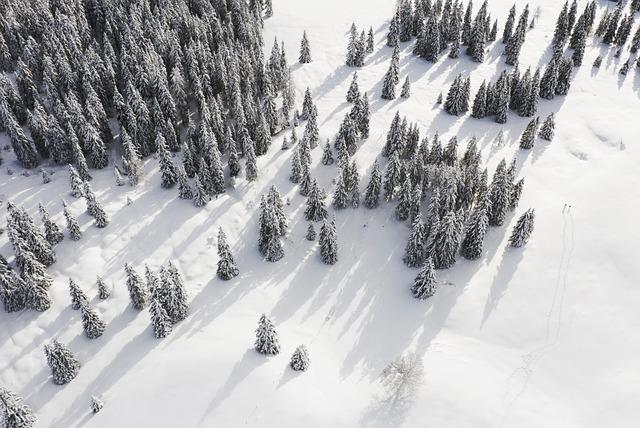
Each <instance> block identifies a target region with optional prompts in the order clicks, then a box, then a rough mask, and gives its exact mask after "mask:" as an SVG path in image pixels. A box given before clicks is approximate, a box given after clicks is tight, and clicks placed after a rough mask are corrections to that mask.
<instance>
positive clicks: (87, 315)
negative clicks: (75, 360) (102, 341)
mask: <svg viewBox="0 0 640 428" xmlns="http://www.w3.org/2000/svg"><path fill="white" fill-rule="evenodd" d="M80 311H81V313H82V328H83V330H84V335H85V336H87V338H88V339H96V338H98V337H100V336H102V333H104V329H105V327H106V324H105V323H104V321H103V320H102V318H101V317H100V315H98V313H97V312H96V311H95V310H93V309H91V307H89V304H88V303H86V304H84V305H82V306H81V307H80Z"/></svg>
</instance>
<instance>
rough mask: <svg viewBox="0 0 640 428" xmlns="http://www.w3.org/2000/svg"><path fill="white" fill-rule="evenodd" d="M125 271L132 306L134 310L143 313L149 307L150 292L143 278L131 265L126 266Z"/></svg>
mask: <svg viewBox="0 0 640 428" xmlns="http://www.w3.org/2000/svg"><path fill="white" fill-rule="evenodd" d="M124 271H125V273H126V274H127V289H128V290H129V297H130V298H131V305H132V306H133V307H134V309H137V310H139V311H141V310H142V309H144V307H145V306H146V305H147V301H148V300H149V292H148V290H147V289H146V288H145V285H144V283H143V282H142V278H140V275H138V273H137V272H136V271H135V269H134V268H133V267H131V265H129V264H125V265H124Z"/></svg>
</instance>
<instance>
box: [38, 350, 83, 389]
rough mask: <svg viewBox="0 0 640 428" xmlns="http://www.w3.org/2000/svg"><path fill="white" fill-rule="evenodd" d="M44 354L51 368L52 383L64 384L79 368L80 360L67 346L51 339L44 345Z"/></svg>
mask: <svg viewBox="0 0 640 428" xmlns="http://www.w3.org/2000/svg"><path fill="white" fill-rule="evenodd" d="M44 355H45V356H46V357H47V364H48V365H49V368H50V369H51V375H52V376H53V383H55V384H56V385H64V384H65V383H69V382H71V381H72V380H73V379H74V378H75V377H76V376H77V375H78V371H79V370H80V361H78V359H77V358H76V356H75V355H74V354H73V353H72V352H71V351H70V350H69V348H67V346H65V345H63V344H62V343H60V342H58V340H56V339H53V340H52V341H51V342H49V343H48V344H46V345H44Z"/></svg>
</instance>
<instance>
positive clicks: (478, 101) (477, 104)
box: [471, 81, 487, 119]
mask: <svg viewBox="0 0 640 428" xmlns="http://www.w3.org/2000/svg"><path fill="white" fill-rule="evenodd" d="M486 115H487V87H486V82H485V81H483V82H482V84H481V85H480V88H479V89H478V92H477V93H476V97H475V98H474V100H473V108H472V109H471V117H475V118H476V119H482V118H483V117H485V116H486Z"/></svg>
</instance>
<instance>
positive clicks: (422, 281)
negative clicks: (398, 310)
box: [411, 258, 438, 300]
mask: <svg viewBox="0 0 640 428" xmlns="http://www.w3.org/2000/svg"><path fill="white" fill-rule="evenodd" d="M437 285H438V284H437V283H436V272H435V269H434V267H433V262H432V261H431V258H428V259H427V261H426V262H425V264H424V267H423V268H422V270H421V271H420V273H419V274H418V276H416V278H415V280H414V281H413V285H412V286H411V293H412V294H413V297H415V298H416V299H420V300H426V299H428V298H429V297H431V296H433V295H434V294H436V290H437Z"/></svg>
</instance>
